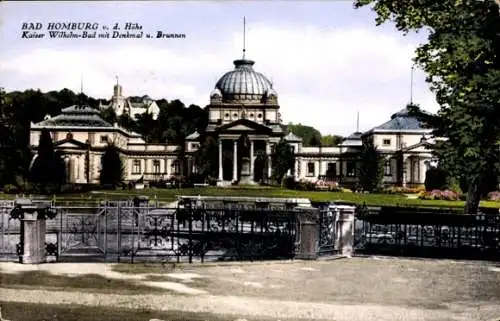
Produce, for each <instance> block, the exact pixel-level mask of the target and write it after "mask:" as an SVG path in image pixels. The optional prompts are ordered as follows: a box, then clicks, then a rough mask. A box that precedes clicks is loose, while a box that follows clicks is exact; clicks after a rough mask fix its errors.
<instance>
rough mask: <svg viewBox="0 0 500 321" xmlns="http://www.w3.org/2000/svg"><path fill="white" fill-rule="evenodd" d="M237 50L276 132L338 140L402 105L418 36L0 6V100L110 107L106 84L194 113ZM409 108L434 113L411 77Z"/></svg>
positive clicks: (247, 5) (264, 18) (121, 6)
mask: <svg viewBox="0 0 500 321" xmlns="http://www.w3.org/2000/svg"><path fill="white" fill-rule="evenodd" d="M243 16H246V22H247V36H246V43H247V45H246V47H247V54H246V57H247V58H248V59H252V60H254V61H255V65H254V69H255V70H256V71H258V72H261V73H263V74H264V75H265V76H267V77H268V78H269V79H270V80H272V81H273V83H274V88H275V89H276V91H277V92H278V99H279V104H280V111H281V114H282V118H283V121H284V122H285V123H288V122H293V123H302V124H304V125H310V126H313V127H315V128H317V129H318V130H320V131H321V133H322V134H340V135H348V134H350V133H352V132H354V131H355V130H356V113H357V112H358V111H359V113H360V130H362V131H366V130H369V129H371V128H372V127H374V126H377V125H379V124H381V123H384V122H385V121H387V120H388V119H389V117H390V115H391V114H393V113H395V112H397V111H398V110H400V109H401V108H403V107H404V106H405V105H406V104H407V103H408V102H409V101H410V69H411V65H412V60H411V59H412V57H413V56H414V50H415V48H416V47H417V46H418V44H419V43H422V42H425V40H426V36H425V34H423V33H422V34H411V35H408V36H406V37H405V36H403V34H402V33H400V32H398V31H397V30H395V28H394V26H393V25H392V24H387V25H384V26H381V27H376V26H375V21H374V19H375V15H374V13H373V12H372V11H371V10H370V9H369V8H363V9H358V10H355V9H354V8H353V3H352V1H318V2H313V1H302V2H301V1H275V2H271V1H252V2H249V1H248V2H247V1H213V2H210V1H206V2H205V1H192V2H188V1H185V2H184V1H164V2H163V1H154V2H147V1H141V2H134V1H124V2H119V1H113V2H103V1H95V2H90V1H88V2H83V1H82V2H77V1H72V2H39V3H37V2H0V86H2V87H4V88H5V90H7V91H12V90H25V89H30V88H34V89H37V88H39V89H40V90H42V91H44V92H46V91H51V90H61V89H63V88H69V89H71V90H73V91H76V92H78V91H80V83H81V77H82V75H83V89H84V92H85V93H86V94H87V95H90V96H92V97H95V98H103V99H109V98H110V97H111V95H112V90H113V85H114V84H115V82H116V79H115V76H118V77H119V81H120V84H121V85H122V86H123V91H124V94H125V95H126V96H142V95H146V94H147V95H149V96H151V97H152V98H154V99H160V98H166V99H168V100H172V99H180V100H182V101H183V102H184V103H185V104H186V105H189V104H196V105H199V106H201V107H205V106H206V105H207V104H208V103H209V94H210V92H211V91H212V89H213V88H214V86H215V83H216V82H217V80H218V79H219V78H220V77H221V76H222V75H223V74H224V73H225V72H227V71H230V70H232V69H233V68H234V66H233V60H234V59H239V58H241V56H242V44H243ZM23 22H41V23H43V24H44V27H45V26H46V24H47V23H49V22H96V23H99V24H100V26H102V25H108V26H109V27H110V28H111V27H112V26H113V24H114V23H122V24H123V23H125V22H136V23H139V24H140V25H142V26H143V30H144V31H145V32H149V33H151V34H156V31H158V30H162V31H165V32H169V33H183V34H185V35H186V38H185V39H50V38H48V37H47V38H44V39H21V25H22V23H23ZM413 100H414V102H416V103H419V104H420V105H421V106H422V107H423V108H424V109H426V110H428V111H431V112H436V111H437V109H438V105H437V103H436V101H435V98H434V95H433V94H432V93H431V92H430V91H429V89H428V85H427V84H426V83H425V75H424V73H423V72H421V71H419V70H417V71H415V74H414V86H413Z"/></svg>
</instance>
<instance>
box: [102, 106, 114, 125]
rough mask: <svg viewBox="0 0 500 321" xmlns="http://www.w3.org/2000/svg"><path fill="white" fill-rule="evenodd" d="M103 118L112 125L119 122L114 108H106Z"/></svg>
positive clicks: (103, 111)
mask: <svg viewBox="0 0 500 321" xmlns="http://www.w3.org/2000/svg"><path fill="white" fill-rule="evenodd" d="M101 117H102V119H104V120H105V121H107V122H108V123H110V124H111V125H113V124H114V123H117V122H118V116H116V112H115V110H114V109H113V108H105V109H103V110H101Z"/></svg>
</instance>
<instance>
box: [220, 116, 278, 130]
mask: <svg viewBox="0 0 500 321" xmlns="http://www.w3.org/2000/svg"><path fill="white" fill-rule="evenodd" d="M217 131H218V132H222V131H224V132H259V133H269V132H271V131H272V129H271V128H269V127H267V126H264V125H262V124H259V123H256V122H254V121H251V120H248V119H239V120H237V121H234V122H232V123H229V124H225V125H222V126H220V127H219V128H217Z"/></svg>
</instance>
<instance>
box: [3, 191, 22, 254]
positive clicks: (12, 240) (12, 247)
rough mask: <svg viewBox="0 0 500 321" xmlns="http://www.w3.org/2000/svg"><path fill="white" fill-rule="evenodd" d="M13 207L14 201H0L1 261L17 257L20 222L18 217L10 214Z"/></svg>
mask: <svg viewBox="0 0 500 321" xmlns="http://www.w3.org/2000/svg"><path fill="white" fill-rule="evenodd" d="M13 208H14V201H9V200H2V201H0V259H1V260H3V261H12V260H17V259H18V257H19V256H18V255H19V251H20V238H21V224H20V221H19V219H15V218H12V217H11V216H10V213H11V211H12V209H13Z"/></svg>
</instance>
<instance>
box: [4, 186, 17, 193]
mask: <svg viewBox="0 0 500 321" xmlns="http://www.w3.org/2000/svg"><path fill="white" fill-rule="evenodd" d="M3 192H4V193H5V194H17V193H19V188H18V187H17V186H15V185H12V184H6V185H5V186H4V187H3Z"/></svg>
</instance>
